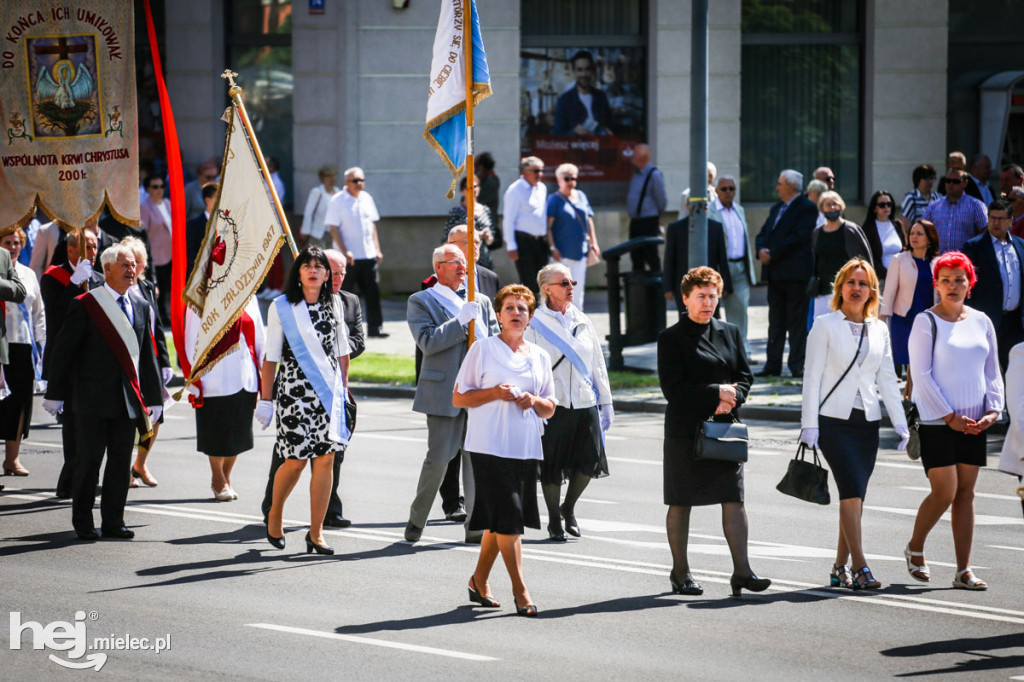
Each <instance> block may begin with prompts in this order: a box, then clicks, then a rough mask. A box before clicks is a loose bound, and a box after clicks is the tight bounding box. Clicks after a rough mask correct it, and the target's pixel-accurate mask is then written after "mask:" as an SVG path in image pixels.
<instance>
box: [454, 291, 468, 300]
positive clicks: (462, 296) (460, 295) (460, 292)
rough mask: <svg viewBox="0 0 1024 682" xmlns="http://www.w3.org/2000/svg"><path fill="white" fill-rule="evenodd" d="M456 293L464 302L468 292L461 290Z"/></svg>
mask: <svg viewBox="0 0 1024 682" xmlns="http://www.w3.org/2000/svg"><path fill="white" fill-rule="evenodd" d="M455 293H456V294H457V295H458V297H459V298H461V299H463V300H465V299H466V290H465V289H459V290H458V291H456V292H455Z"/></svg>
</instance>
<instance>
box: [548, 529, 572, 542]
mask: <svg viewBox="0 0 1024 682" xmlns="http://www.w3.org/2000/svg"><path fill="white" fill-rule="evenodd" d="M548 540H550V541H551V542H569V538H567V537H565V532H564V531H563V530H562V528H561V526H557V527H556V526H548Z"/></svg>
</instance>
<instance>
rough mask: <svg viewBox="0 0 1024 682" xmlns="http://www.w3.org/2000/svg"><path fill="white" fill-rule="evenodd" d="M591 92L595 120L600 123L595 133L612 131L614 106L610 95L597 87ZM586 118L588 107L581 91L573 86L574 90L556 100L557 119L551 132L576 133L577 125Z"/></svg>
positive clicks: (561, 133) (557, 133) (556, 133)
mask: <svg viewBox="0 0 1024 682" xmlns="http://www.w3.org/2000/svg"><path fill="white" fill-rule="evenodd" d="M590 93H591V94H592V95H593V96H594V99H593V102H592V103H591V105H590V109H591V111H592V112H593V113H594V120H595V121H597V122H598V124H600V127H599V128H598V129H597V130H596V131H595V132H594V134H595V135H600V134H603V133H604V134H607V133H610V132H612V131H611V122H612V108H611V107H610V106H609V105H608V95H606V94H605V92H604V90H598V89H597V88H591V89H590ZM586 120H587V108H586V107H585V106H583V102H581V101H580V93H579V91H578V90H577V89H576V87H575V86H573V88H572V90H569V91H568V92H564V93H562V94H561V95H559V97H558V99H557V100H556V101H555V121H554V124H553V125H552V128H551V132H552V133H553V134H555V135H575V134H576V133H575V130H574V129H575V128H576V126H577V125H579V124H580V123H583V122H584V121H586Z"/></svg>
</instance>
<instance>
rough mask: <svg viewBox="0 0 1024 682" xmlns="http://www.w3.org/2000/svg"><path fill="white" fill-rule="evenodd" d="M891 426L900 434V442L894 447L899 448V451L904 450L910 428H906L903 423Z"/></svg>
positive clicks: (908, 440)
mask: <svg viewBox="0 0 1024 682" xmlns="http://www.w3.org/2000/svg"><path fill="white" fill-rule="evenodd" d="M893 428H894V429H895V430H896V433H898V434H900V442H899V444H898V445H897V446H896V449H897V450H899V451H900V452H904V451H906V449H907V443H909V442H910V429H908V428H907V427H906V426H905V425H902V424H901V425H899V426H894V427H893Z"/></svg>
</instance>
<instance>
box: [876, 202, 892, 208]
mask: <svg viewBox="0 0 1024 682" xmlns="http://www.w3.org/2000/svg"><path fill="white" fill-rule="evenodd" d="M875 206H877V207H878V208H892V202H891V201H879V202H878V203H877V204H875Z"/></svg>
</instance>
